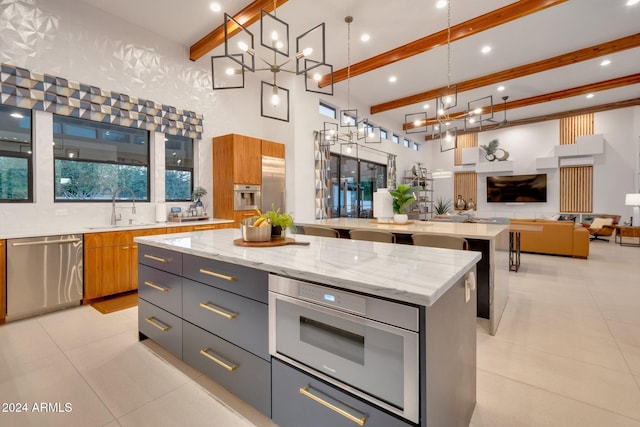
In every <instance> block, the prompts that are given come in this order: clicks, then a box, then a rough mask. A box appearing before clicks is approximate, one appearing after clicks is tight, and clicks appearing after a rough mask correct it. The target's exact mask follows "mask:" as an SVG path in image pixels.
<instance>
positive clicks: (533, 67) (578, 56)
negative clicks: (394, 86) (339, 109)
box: [371, 33, 640, 114]
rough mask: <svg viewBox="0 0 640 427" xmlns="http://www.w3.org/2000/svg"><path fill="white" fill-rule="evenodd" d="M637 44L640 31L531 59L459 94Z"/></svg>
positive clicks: (407, 101) (403, 101)
mask: <svg viewBox="0 0 640 427" xmlns="http://www.w3.org/2000/svg"><path fill="white" fill-rule="evenodd" d="M639 46H640V33H637V34H633V35H631V36H627V37H622V38H620V39H617V40H612V41H609V42H605V43H601V44H597V45H594V46H590V47H587V48H584V49H580V50H576V51H573V52H569V53H564V54H562V55H558V56H554V57H553V58H547V59H543V60H541V61H537V62H532V63H531V64H526V65H521V66H519V67H515V68H510V69H508V70H504V71H498V72H497V73H493V74H488V75H486V76H482V77H478V78H475V79H471V80H467V81H464V82H460V83H458V93H460V92H464V91H468V90H472V89H477V88H480V87H483V86H490V85H494V84H496V83H502V82H505V81H507V80H512V79H516V78H519V77H524V76H528V75H531V74H535V73H540V72H543V71H548V70H552V69H554V68H558V67H564V66H567V65H571V64H575V63H578V62H581V61H587V60H589V59H593V58H597V57H599V56H603V55H610V54H612V53H615V52H620V51H623V50H626V49H633V48H636V47H639ZM444 89H445V88H444V87H442V88H437V89H432V90H428V91H426V92H421V93H417V94H415V95H410V96H406V97H403V98H398V99H394V100H392V101H387V102H383V103H381V104H377V105H372V106H371V114H376V113H381V112H383V111H388V110H394V109H396V108H401V107H406V106H407V105H413V104H417V103H420V102H425V101H429V100H432V99H435V98H437V97H438V96H440V93H441V92H442V90H444Z"/></svg>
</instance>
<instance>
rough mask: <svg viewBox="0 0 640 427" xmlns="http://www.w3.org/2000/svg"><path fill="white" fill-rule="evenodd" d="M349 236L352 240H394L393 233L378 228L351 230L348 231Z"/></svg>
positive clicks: (388, 241) (389, 241) (387, 241)
mask: <svg viewBox="0 0 640 427" xmlns="http://www.w3.org/2000/svg"><path fill="white" fill-rule="evenodd" d="M349 237H350V238H352V239H353V240H367V241H369V242H383V243H395V242H396V236H395V234H393V233H389V232H388V231H379V230H351V231H349Z"/></svg>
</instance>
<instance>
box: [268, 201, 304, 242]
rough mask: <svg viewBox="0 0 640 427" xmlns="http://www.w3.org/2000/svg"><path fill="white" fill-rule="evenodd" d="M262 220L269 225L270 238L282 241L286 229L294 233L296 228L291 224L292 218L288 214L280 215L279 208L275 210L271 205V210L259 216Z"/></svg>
mask: <svg viewBox="0 0 640 427" xmlns="http://www.w3.org/2000/svg"><path fill="white" fill-rule="evenodd" d="M260 216H261V217H262V218H266V219H267V220H268V221H269V222H270V223H271V238H274V239H283V238H284V237H285V232H286V230H287V229H289V230H291V232H293V233H295V231H296V226H295V225H294V224H293V217H292V216H291V215H289V214H288V213H285V212H282V213H280V208H278V209H276V208H275V206H274V205H273V204H272V205H271V209H270V210H268V211H266V212H262V214H261V215H260Z"/></svg>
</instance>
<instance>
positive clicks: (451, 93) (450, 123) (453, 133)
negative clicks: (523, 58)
mask: <svg viewBox="0 0 640 427" xmlns="http://www.w3.org/2000/svg"><path fill="white" fill-rule="evenodd" d="M447 5H448V10H447V87H446V88H443V89H442V90H441V92H440V96H438V97H437V98H436V102H435V104H436V116H435V117H433V118H428V117H427V113H426V112H420V113H410V114H406V115H405V120H404V129H405V131H406V133H419V132H429V128H430V129H431V135H432V137H433V138H434V139H440V151H448V150H452V149H454V148H456V142H457V132H458V127H461V128H463V129H464V130H466V129H467V126H471V125H474V126H476V125H479V126H480V127H482V124H483V123H485V122H493V117H494V116H493V95H488V96H485V97H482V98H479V99H476V100H473V101H470V102H467V108H466V109H464V110H463V111H458V112H453V109H454V108H455V107H456V106H457V105H458V85H457V84H453V85H452V84H451V0H449V1H448V2H447Z"/></svg>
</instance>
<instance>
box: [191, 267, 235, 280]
mask: <svg viewBox="0 0 640 427" xmlns="http://www.w3.org/2000/svg"><path fill="white" fill-rule="evenodd" d="M200 273H202V274H208V275H209V276H213V277H217V278H219V279H224V280H228V281H230V282H235V281H236V280H238V278H237V277H235V276H227V275H226V274H220V273H216V272H213V271H210V270H206V269H204V268H201V269H200Z"/></svg>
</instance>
